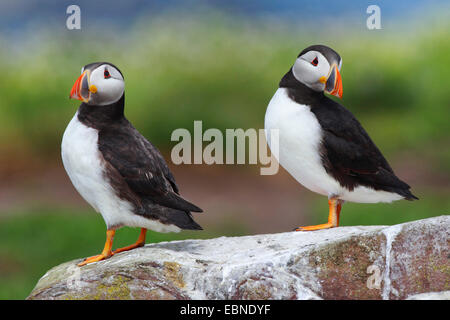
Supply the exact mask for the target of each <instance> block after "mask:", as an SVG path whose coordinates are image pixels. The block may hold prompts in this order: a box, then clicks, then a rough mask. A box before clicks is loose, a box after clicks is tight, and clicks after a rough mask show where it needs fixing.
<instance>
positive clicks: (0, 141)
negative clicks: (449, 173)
mask: <svg viewBox="0 0 450 320" xmlns="http://www.w3.org/2000/svg"><path fill="white" fill-rule="evenodd" d="M210 19H211V20H208V19H205V18H203V19H196V18H189V17H183V18H182V19H181V18H180V19H179V17H178V18H177V17H170V16H169V17H163V18H160V19H154V20H152V21H151V22H141V23H137V24H136V26H135V28H133V29H132V30H131V31H130V32H129V33H127V34H126V36H122V35H114V33H113V32H111V34H105V35H102V36H99V35H98V34H92V35H91V34H90V33H89V32H81V33H77V32H70V31H67V32H66V33H54V32H47V31H45V30H44V31H42V32H39V34H38V35H37V36H35V37H29V38H28V39H27V40H24V41H23V42H22V44H21V45H16V46H0V68H1V70H2V77H0V97H1V99H0V146H2V147H3V148H6V147H8V146H11V143H10V142H11V141H14V146H17V145H19V146H23V147H24V148H27V149H29V150H33V152H34V153H35V154H37V155H39V156H44V157H45V156H48V157H51V158H53V157H54V155H55V154H57V153H59V144H60V140H61V136H62V133H63V131H64V129H65V127H66V125H67V123H68V121H69V120H70V118H71V117H72V116H73V114H74V113H75V110H76V108H77V107H78V105H79V103H78V101H69V100H68V93H69V92H70V89H71V87H72V85H73V83H74V82H75V80H76V78H77V77H78V75H79V72H80V69H81V67H82V66H83V65H85V64H87V63H90V62H93V61H110V62H112V63H114V64H116V65H117V66H119V68H120V69H121V70H122V72H123V74H124V75H125V81H126V114H127V116H128V118H129V119H130V120H131V121H132V122H133V123H134V124H135V126H136V127H137V128H138V129H139V130H140V131H141V132H142V133H143V134H144V135H145V136H147V137H148V138H149V139H150V140H151V141H153V142H154V143H155V144H156V145H157V146H159V147H160V148H161V149H169V148H170V147H171V146H172V145H173V144H174V143H173V142H171V141H170V135H171V132H172V131H173V130H174V129H176V128H188V129H191V130H192V128H193V120H199V119H201V120H203V127H204V129H206V128H210V127H214V128H219V129H225V128H239V127H242V128H250V127H255V128H262V127H263V119H264V113H265V109H266V106H267V104H268V102H269V100H270V98H271V97H272V95H273V93H274V91H275V90H276V88H277V86H278V81H279V80H280V79H281V77H282V76H283V75H284V73H286V72H287V71H288V69H289V68H290V66H291V64H292V63H293V61H294V60H295V58H296V56H297V54H298V53H299V52H300V51H301V50H302V49H303V48H304V47H306V46H308V45H310V44H313V43H324V44H327V45H329V46H331V47H333V48H334V49H336V50H337V51H338V52H339V53H340V54H341V56H342V57H343V66H342V77H343V84H344V98H343V100H342V103H343V104H344V105H345V106H346V107H348V108H349V109H350V110H351V111H352V112H354V113H355V115H356V116H357V117H358V118H359V119H360V120H361V122H362V123H363V125H364V126H365V127H366V129H367V131H368V132H369V133H370V134H371V136H372V137H373V138H374V140H375V141H376V142H377V144H379V145H380V146H382V150H383V151H384V152H386V153H389V152H392V151H394V150H396V149H402V150H407V149H416V150H418V149H420V148H421V147H426V146H429V144H430V143H433V144H435V145H439V144H440V143H448V142H449V133H448V131H449V130H448V129H449V124H448V123H449V122H448V111H449V106H450V92H449V90H448V76H449V75H450V42H449V41H448V30H449V28H448V27H449V26H448V25H444V26H442V27H440V28H434V29H433V32H424V33H417V32H416V33H415V34H414V35H411V34H408V33H406V32H405V31H404V32H399V33H395V34H392V33H387V32H386V33H376V32H372V33H371V32H369V31H366V32H364V33H361V32H360V33H356V32H354V31H350V30H346V29H342V30H340V29H337V30H333V31H332V32H329V33H328V34H325V33H324V34H319V35H317V34H313V35H311V34H310V33H308V32H307V31H305V30H302V29H300V28H299V27H298V28H288V27H283V25H277V24H276V23H275V24H270V27H269V24H262V23H257V22H255V23H254V24H245V23H244V22H239V21H236V20H231V19H228V18H227V17H224V16H221V15H219V14H217V15H216V16H214V15H213V16H212V17H210ZM317 39H320V40H317ZM5 41H6V40H5ZM393 137H395V139H394V138H393ZM433 151H434V152H435V153H436V154H437V155H438V159H440V160H439V164H440V165H441V166H447V169H449V167H448V164H449V163H450V161H449V160H450V155H449V151H448V148H436V149H435V150H433Z"/></svg>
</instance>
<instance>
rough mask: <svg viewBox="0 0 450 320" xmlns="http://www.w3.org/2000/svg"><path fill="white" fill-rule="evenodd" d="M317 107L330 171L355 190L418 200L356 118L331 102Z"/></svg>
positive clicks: (328, 170) (323, 150)
mask: <svg viewBox="0 0 450 320" xmlns="http://www.w3.org/2000/svg"><path fill="white" fill-rule="evenodd" d="M325 99H327V100H326V101H322V102H321V103H320V105H315V106H313V107H312V108H311V111H312V112H313V113H314V114H315V115H316V117H317V119H318V121H319V123H320V125H321V127H322V129H323V141H322V150H321V151H322V161H323V164H324V166H325V169H326V171H327V172H328V173H329V174H331V175H332V176H333V177H334V178H335V179H336V180H337V181H339V183H340V184H341V185H342V186H344V187H346V188H348V189H349V190H353V188H355V187H356V186H358V185H363V186H368V187H371V188H374V189H375V190H385V191H389V192H396V193H398V194H400V195H402V196H404V197H405V198H406V199H408V200H412V199H417V198H416V197H415V196H414V195H413V194H412V193H411V192H410V191H409V189H410V186H409V185H408V184H406V183H405V182H403V181H402V180H400V179H399V178H398V177H397V176H396V175H395V174H394V171H393V170H392V168H391V166H390V165H389V163H388V162H387V161H386V159H385V158H384V157H383V155H382V154H381V152H380V150H379V149H378V148H377V146H376V145H375V144H374V143H373V141H372V140H371V139H370V137H369V135H368V134H367V132H366V131H365V130H364V128H363V127H362V126H361V124H360V123H359V121H358V120H357V119H356V118H355V117H354V116H353V114H352V113H351V112H350V111H348V110H347V109H345V108H344V107H343V106H341V105H340V104H338V103H336V102H334V101H333V100H331V99H328V98H326V97H325Z"/></svg>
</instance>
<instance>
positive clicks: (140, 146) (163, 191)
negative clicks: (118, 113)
mask: <svg viewBox="0 0 450 320" xmlns="http://www.w3.org/2000/svg"><path fill="white" fill-rule="evenodd" d="M98 146H99V150H100V152H101V153H102V155H103V158H104V159H105V161H106V162H108V163H109V164H110V165H111V166H113V167H114V168H115V169H116V170H117V171H118V172H119V173H120V175H121V176H122V178H123V179H124V180H125V182H126V183H127V185H128V186H129V188H130V189H131V190H132V191H133V192H134V193H136V194H137V195H139V196H143V197H145V198H147V199H150V200H151V201H153V202H154V203H156V204H159V205H162V206H166V207H168V208H173V209H177V210H181V211H185V212H189V211H194V212H202V209H200V208H199V207H197V206H195V205H194V204H192V203H190V202H188V201H186V200H185V199H183V198H182V197H181V196H180V195H179V194H178V192H179V191H178V187H177V185H176V183H175V179H174V177H173V175H172V173H171V172H170V170H169V168H168V166H167V164H166V162H165V161H164V158H163V157H162V155H161V154H160V152H159V151H158V149H156V148H155V147H154V146H153V145H152V144H151V143H150V142H149V141H147V140H146V139H145V138H144V137H143V136H142V135H141V134H140V133H139V132H138V131H137V130H136V129H135V128H134V127H133V126H132V125H131V124H130V123H129V122H128V121H127V120H124V122H122V123H121V125H120V126H114V127H111V128H106V129H102V130H101V131H100V132H99V140H98Z"/></svg>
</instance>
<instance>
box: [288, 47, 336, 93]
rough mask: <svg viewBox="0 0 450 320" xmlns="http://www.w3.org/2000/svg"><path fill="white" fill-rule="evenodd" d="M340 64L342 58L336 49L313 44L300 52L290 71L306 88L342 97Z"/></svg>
mask: <svg viewBox="0 0 450 320" xmlns="http://www.w3.org/2000/svg"><path fill="white" fill-rule="evenodd" d="M341 65H342V59H341V57H340V56H339V54H338V53H337V52H336V51H334V50H333V49H331V48H329V47H327V46H324V45H313V46H310V47H308V48H306V49H304V50H303V51H302V52H300V54H299V55H298V57H297V60H296V61H295V63H294V65H293V66H292V73H293V75H294V77H295V79H297V81H299V82H301V83H303V84H304V85H305V86H307V87H308V88H310V89H312V90H314V91H317V92H323V91H325V92H327V93H329V94H332V95H334V96H336V97H339V98H342V79H341V74H340V73H339V70H341Z"/></svg>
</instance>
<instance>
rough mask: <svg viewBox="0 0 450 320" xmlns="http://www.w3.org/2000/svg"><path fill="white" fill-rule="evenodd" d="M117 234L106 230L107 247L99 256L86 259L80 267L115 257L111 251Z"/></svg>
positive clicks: (114, 231)
mask: <svg viewBox="0 0 450 320" xmlns="http://www.w3.org/2000/svg"><path fill="white" fill-rule="evenodd" d="M115 234H116V230H106V242H105V247H104V248H103V251H102V253H100V254H99V255H97V256H93V257H89V258H86V259H84V261H83V262H81V263H79V264H78V266H79V267H82V266H84V265H87V264H89V263H92V262H97V261H100V260H104V259H106V258H109V257H111V256H112V255H113V253H112V251H111V249H112V245H113V240H114V235H115Z"/></svg>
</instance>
